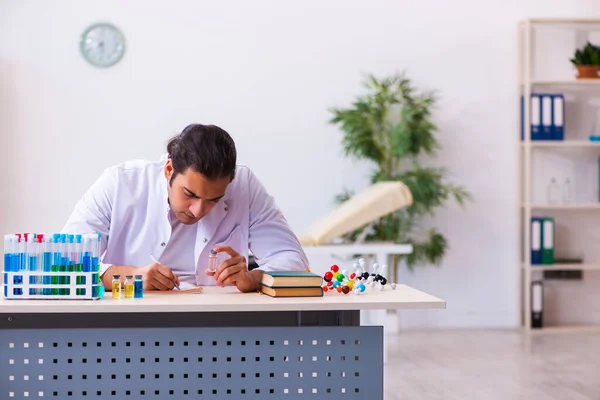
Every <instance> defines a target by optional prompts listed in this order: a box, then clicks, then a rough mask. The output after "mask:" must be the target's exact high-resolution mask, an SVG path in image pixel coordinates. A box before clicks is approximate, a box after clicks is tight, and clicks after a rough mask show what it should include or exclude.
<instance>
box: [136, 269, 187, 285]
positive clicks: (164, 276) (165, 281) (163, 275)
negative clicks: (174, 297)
mask: <svg viewBox="0 0 600 400" xmlns="http://www.w3.org/2000/svg"><path fill="white" fill-rule="evenodd" d="M135 275H142V280H143V281H144V289H145V290H172V289H173V287H174V286H175V284H177V285H178V286H179V278H178V277H177V275H175V274H174V273H173V271H171V270H170V269H169V268H168V267H166V266H164V265H162V264H159V263H152V264H150V265H146V266H145V267H141V268H137V269H136V271H135Z"/></svg>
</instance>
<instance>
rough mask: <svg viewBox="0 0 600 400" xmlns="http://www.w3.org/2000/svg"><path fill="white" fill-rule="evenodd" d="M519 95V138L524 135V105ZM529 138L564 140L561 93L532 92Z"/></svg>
mask: <svg viewBox="0 0 600 400" xmlns="http://www.w3.org/2000/svg"><path fill="white" fill-rule="evenodd" d="M523 99H524V96H521V140H524V137H525V105H524V100H523ZM529 111H530V113H531V118H530V123H531V140H564V137H565V98H564V95H563V94H562V93H532V94H531V99H530V110H529Z"/></svg>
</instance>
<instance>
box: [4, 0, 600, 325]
mask: <svg viewBox="0 0 600 400" xmlns="http://www.w3.org/2000/svg"><path fill="white" fill-rule="evenodd" d="M442 7H449V8H448V9H444V10H443V9H442ZM592 15H596V16H600V9H599V8H598V7H597V1H595V0H576V1H570V2H565V1H561V0H546V1H542V0H538V1H534V0H523V1H516V0H515V1H509V2H507V1H499V0H498V1H478V0H459V1H453V2H446V1H443V0H437V1H433V2H431V1H429V2H422V3H418V2H415V1H395V2H392V1H382V0H370V1H348V0H335V1H333V0H331V1H328V2H323V1H317V0H307V1H303V2H294V3H292V2H282V1H276V0H258V1H253V2H247V1H241V0H239V1H219V2H208V1H192V0H187V1H183V0H179V1H177V0H171V1H169V2H166V1H136V2H133V1H130V2H126V3H124V2H121V1H95V2H92V1H78V2H72V1H53V2H44V1H41V0H40V1H25V0H23V1H8V0H4V1H0V134H1V142H0V146H1V147H0V148H1V149H2V154H3V155H2V157H0V163H1V167H2V171H3V173H2V174H1V175H0V180H1V181H0V184H1V185H2V186H1V187H2V188H3V189H2V191H1V192H2V194H3V195H2V196H1V197H0V231H2V232H13V231H27V230H29V231H53V230H56V229H60V227H61V226H62V224H63V222H64V221H65V219H66V218H67V216H68V215H69V213H70V211H71V209H72V207H73V205H74V203H75V201H76V200H77V199H78V197H79V196H80V195H81V194H82V192H83V191H84V190H85V189H86V188H87V187H88V186H89V185H90V184H91V182H92V180H93V179H95V177H96V176H98V174H99V173H100V172H101V170H102V169H103V168H105V167H106V166H109V165H112V164H115V163H118V162H120V161H122V160H125V159H128V158H137V157H142V158H154V157H157V156H158V155H159V154H160V153H161V151H163V147H164V144H165V142H166V140H167V139H168V137H169V136H170V135H172V134H175V133H177V132H178V131H180V130H181V129H182V128H183V127H184V126H185V125H187V124H188V123H191V122H202V123H214V124H217V125H220V126H222V127H223V128H225V129H226V130H228V131H229V132H230V133H231V134H232V135H233V136H234V138H235V140H236V142H237V145H238V148H239V154H240V162H241V163H245V164H247V165H249V166H251V167H252V168H253V169H254V170H255V172H256V173H257V174H258V175H259V177H260V178H261V179H262V180H263V182H264V183H265V184H266V185H267V187H268V188H269V190H270V191H271V193H272V194H273V195H274V196H275V197H276V199H277V201H278V203H279V205H280V206H281V208H282V209H283V211H284V212H285V214H286V215H287V217H288V219H289V222H290V224H291V225H292V227H293V228H294V230H295V231H297V232H299V233H300V232H302V231H303V230H305V229H306V228H307V227H308V226H309V224H310V223H311V222H312V221H314V220H316V219H317V218H319V217H321V216H322V215H324V214H325V213H327V212H328V211H329V210H330V209H331V208H332V199H333V197H334V195H335V194H336V193H338V192H339V191H340V190H341V189H342V187H343V186H350V187H353V188H356V189H360V188H363V187H365V185H366V184H367V181H368V175H369V172H370V168H371V166H369V165H365V164H363V163H355V162H353V161H351V160H348V159H345V158H344V157H343V156H342V152H341V148H340V138H341V133H340V132H339V131H338V130H337V128H335V127H333V126H330V125H328V124H327V120H328V119H329V118H330V114H329V113H328V112H327V109H328V108H329V107H333V106H344V105H347V104H349V102H350V101H352V99H353V96H355V95H357V94H358V93H360V90H361V88H360V78H361V74H362V73H367V72H370V73H375V74H377V75H379V76H382V75H385V74H389V73H392V72H394V71H401V70H406V71H407V73H408V74H409V76H410V77H411V78H412V79H413V80H414V83H415V84H416V85H417V86H418V87H419V88H422V89H427V90H428V89H435V90H438V91H439V94H440V96H441V101H440V103H439V108H438V110H437V112H436V114H435V116H436V122H437V123H438V126H439V139H440V141H441V143H442V145H443V147H444V150H443V152H442V153H441V154H440V156H439V158H438V159H437V160H434V162H433V163H434V164H437V165H445V166H448V167H450V169H451V171H452V173H453V175H452V179H454V180H455V181H456V182H458V183H461V184H464V185H466V186H467V187H468V189H469V190H470V191H471V192H472V193H473V194H474V197H475V199H476V203H474V204H471V205H469V206H468V210H467V211H463V210H461V209H460V208H458V207H457V206H456V205H455V204H453V203H450V204H449V207H448V208H447V209H444V210H440V211H439V213H438V214H437V217H436V218H435V220H434V221H433V224H434V225H436V226H437V227H439V229H440V230H441V231H442V232H443V233H444V234H446V235H447V236H448V239H449V241H450V245H451V250H450V252H449V253H448V255H447V257H446V259H445V260H444V263H443V265H442V267H441V268H439V269H438V268H424V269H420V270H418V271H416V272H415V273H414V274H410V273H408V272H406V271H405V272H403V279H402V282H405V283H408V284H410V285H412V286H414V287H416V288H418V289H422V290H424V291H426V292H429V293H432V294H434V295H437V296H439V297H442V298H444V299H446V300H447V301H448V309H447V310H444V311H439V312H438V311H435V312H427V313H422V312H420V313H411V312H407V313H405V314H404V317H403V319H402V320H403V324H404V326H423V325H426V326H499V327H509V326H515V325H516V324H517V323H518V312H517V300H518V297H517V296H518V285H517V268H516V266H517V263H518V253H517V249H518V238H517V236H516V234H515V232H517V208H516V196H517V193H516V183H515V182H516V181H515V180H516V177H517V175H516V173H517V168H516V161H517V158H516V157H517V153H516V149H517V140H518V133H517V132H516V131H515V128H516V127H517V118H518V117H517V114H516V111H517V107H516V104H517V103H516V96H517V90H516V67H515V58H516V51H515V43H516V42H515V37H516V36H515V35H516V23H517V21H518V20H519V19H521V18H524V17H528V16H530V17H545V16H556V17H564V16H579V17H590V16H592ZM98 20H108V21H111V22H113V23H115V24H116V25H118V26H119V27H120V28H122V30H123V31H124V34H125V35H126V38H127V41H128V47H127V52H126V55H125V57H124V59H123V60H122V61H121V62H120V63H119V64H118V65H116V66H115V67H113V68H110V69H107V70H98V69H95V68H93V67H91V66H89V65H87V64H86V63H85V62H84V61H83V59H82V57H81V56H80V54H79V52H78V38H79V35H80V33H81V32H82V31H83V30H84V28H85V27H86V26H88V25H89V24H91V23H93V22H96V21H98ZM282 172H283V173H284V179H281V177H280V174H281V173H282ZM313 261H314V262H315V265H314V268H315V269H319V268H322V267H324V268H327V267H328V263H329V260H313Z"/></svg>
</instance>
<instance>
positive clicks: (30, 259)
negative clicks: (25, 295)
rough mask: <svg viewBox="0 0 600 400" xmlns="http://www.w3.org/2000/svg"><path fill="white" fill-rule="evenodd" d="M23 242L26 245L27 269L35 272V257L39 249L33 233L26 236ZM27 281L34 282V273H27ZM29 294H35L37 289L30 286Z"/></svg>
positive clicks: (36, 257)
mask: <svg viewBox="0 0 600 400" xmlns="http://www.w3.org/2000/svg"><path fill="white" fill-rule="evenodd" d="M25 244H26V246H27V270H28V271H29V272H35V271H36V270H37V259H38V253H39V250H38V245H37V242H36V241H35V240H34V238H33V235H27V236H26V242H25ZM29 283H30V284H34V283H35V275H33V274H32V275H29ZM29 294H37V290H36V289H33V288H30V289H29Z"/></svg>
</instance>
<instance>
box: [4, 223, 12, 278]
mask: <svg viewBox="0 0 600 400" xmlns="http://www.w3.org/2000/svg"><path fill="white" fill-rule="evenodd" d="M14 237H15V235H11V234H8V235H4V272H13V271H12V253H13V252H14V250H13V242H14ZM4 283H7V282H4Z"/></svg>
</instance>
